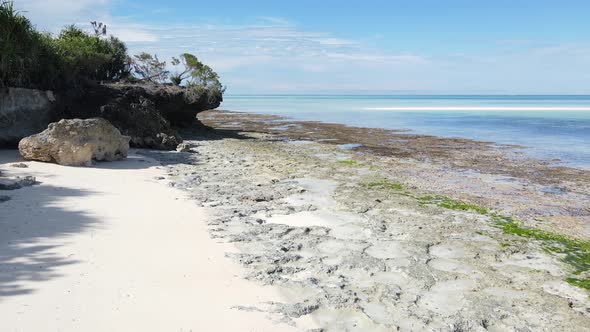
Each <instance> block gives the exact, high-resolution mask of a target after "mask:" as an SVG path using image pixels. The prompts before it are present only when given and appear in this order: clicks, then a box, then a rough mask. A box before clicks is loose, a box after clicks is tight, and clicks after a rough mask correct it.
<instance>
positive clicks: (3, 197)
mask: <svg viewBox="0 0 590 332" xmlns="http://www.w3.org/2000/svg"><path fill="white" fill-rule="evenodd" d="M9 199H10V197H9V196H4V195H0V203H3V202H6V201H7V200H9Z"/></svg>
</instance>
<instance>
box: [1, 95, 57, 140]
mask: <svg viewBox="0 0 590 332" xmlns="http://www.w3.org/2000/svg"><path fill="white" fill-rule="evenodd" d="M57 109H58V107H57V103H56V99H55V97H54V95H53V93H52V92H51V91H40V90H33V89H23V88H4V89H0V146H7V147H12V146H16V145H17V144H18V142H19V141H20V140H21V139H22V138H23V137H26V136H29V135H33V134H36V133H38V132H40V131H42V130H43V129H45V128H47V125H48V124H49V123H50V122H52V121H55V120H57V119H58V113H59V112H58V110H57Z"/></svg>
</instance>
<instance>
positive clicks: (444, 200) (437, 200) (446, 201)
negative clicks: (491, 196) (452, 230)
mask: <svg viewBox="0 0 590 332" xmlns="http://www.w3.org/2000/svg"><path fill="white" fill-rule="evenodd" d="M415 198H416V199H417V200H418V202H420V204H422V205H427V204H432V205H436V206H440V207H442V208H445V209H449V210H455V211H473V212H477V213H479V214H483V215H487V214H488V210H487V209H486V208H483V207H481V206H477V205H474V204H469V203H465V202H462V201H457V200H454V199H451V198H448V197H445V196H440V195H433V196H422V197H415Z"/></svg>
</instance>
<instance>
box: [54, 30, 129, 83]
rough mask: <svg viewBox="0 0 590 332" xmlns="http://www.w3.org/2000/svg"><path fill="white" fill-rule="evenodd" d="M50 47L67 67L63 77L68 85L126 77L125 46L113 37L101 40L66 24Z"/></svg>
mask: <svg viewBox="0 0 590 332" xmlns="http://www.w3.org/2000/svg"><path fill="white" fill-rule="evenodd" d="M54 44H55V49H56V51H57V53H58V55H59V57H60V59H61V60H62V61H63V64H64V66H65V67H64V68H67V70H64V74H65V75H64V76H65V78H66V81H67V82H68V84H70V85H78V84H81V83H84V82H85V81H89V80H92V81H117V80H120V79H121V78H124V77H126V76H128V74H129V60H128V56H127V47H126V46H125V44H124V43H123V42H122V41H120V40H119V39H117V38H115V37H112V36H111V37H110V38H101V37H100V36H98V35H91V34H89V33H87V32H85V31H83V30H82V29H80V28H77V27H76V26H74V25H70V26H68V27H66V28H64V29H63V30H62V31H61V33H60V34H59V36H58V38H56V39H54Z"/></svg>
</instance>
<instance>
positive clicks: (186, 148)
mask: <svg viewBox="0 0 590 332" xmlns="http://www.w3.org/2000/svg"><path fill="white" fill-rule="evenodd" d="M193 147H194V146H193V145H192V144H190V143H186V142H184V143H180V144H178V146H177V147H176V151H178V152H188V153H197V151H195V150H193Z"/></svg>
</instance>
